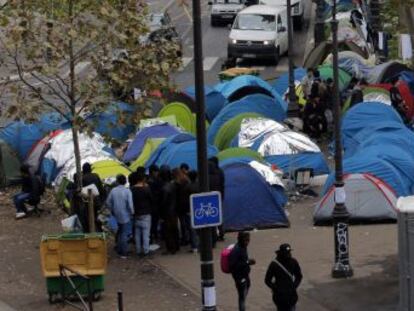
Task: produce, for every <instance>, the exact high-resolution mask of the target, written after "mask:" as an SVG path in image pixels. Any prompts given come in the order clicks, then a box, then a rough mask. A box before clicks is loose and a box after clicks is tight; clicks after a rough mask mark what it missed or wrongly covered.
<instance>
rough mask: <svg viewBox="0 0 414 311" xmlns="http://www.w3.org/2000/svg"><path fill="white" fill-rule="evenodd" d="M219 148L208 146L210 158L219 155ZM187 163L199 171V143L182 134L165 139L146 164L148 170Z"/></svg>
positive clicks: (174, 166)
mask: <svg viewBox="0 0 414 311" xmlns="http://www.w3.org/2000/svg"><path fill="white" fill-rule="evenodd" d="M217 152H218V151H217V148H216V147H214V146H211V145H207V156H208V158H210V157H213V156H215V155H217ZM182 163H187V164H188V166H189V167H190V169H194V170H196V169H197V142H196V139H195V137H194V136H193V135H190V134H186V133H181V134H177V135H174V136H171V137H169V138H167V139H165V140H164V141H163V142H162V143H161V144H160V145H159V146H158V148H157V149H156V150H155V151H154V152H153V153H152V154H151V157H150V158H149V159H148V161H147V162H146V163H145V167H146V168H148V167H149V166H150V165H152V164H156V165H158V166H161V165H168V166H170V168H176V167H179V166H180V165H181V164H182Z"/></svg>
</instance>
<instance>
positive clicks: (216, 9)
mask: <svg viewBox="0 0 414 311" xmlns="http://www.w3.org/2000/svg"><path fill="white" fill-rule="evenodd" d="M208 4H209V5H210V6H211V15H210V22H211V26H213V27H214V26H218V25H220V24H231V23H233V21H234V18H235V17H236V15H237V13H238V12H240V11H241V10H242V9H243V8H244V7H245V0H213V1H209V2H208Z"/></svg>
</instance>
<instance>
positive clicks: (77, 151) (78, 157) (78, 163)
mask: <svg viewBox="0 0 414 311" xmlns="http://www.w3.org/2000/svg"><path fill="white" fill-rule="evenodd" d="M72 136H73V147H74V150H75V163H76V176H77V180H76V181H77V182H76V188H77V190H78V192H80V191H81V190H82V167H81V166H82V163H81V161H82V159H81V154H80V149H79V133H78V129H77V126H75V124H74V125H73V126H72Z"/></svg>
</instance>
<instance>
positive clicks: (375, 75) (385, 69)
mask: <svg viewBox="0 0 414 311" xmlns="http://www.w3.org/2000/svg"><path fill="white" fill-rule="evenodd" d="M405 71H410V69H409V68H408V67H407V66H406V65H404V64H401V63H399V62H396V61H389V62H386V63H383V64H379V65H377V66H374V67H372V68H371V70H370V71H369V72H368V74H367V76H366V77H365V80H367V82H368V83H370V84H378V83H384V82H389V80H390V79H391V78H392V77H395V76H398V75H399V74H400V73H402V72H405Z"/></svg>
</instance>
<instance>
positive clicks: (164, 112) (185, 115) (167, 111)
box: [158, 102, 195, 134]
mask: <svg viewBox="0 0 414 311" xmlns="http://www.w3.org/2000/svg"><path fill="white" fill-rule="evenodd" d="M168 115H174V116H175V117H176V119H177V123H178V125H179V126H180V128H182V129H183V130H185V131H187V132H189V133H193V134H194V133H195V118H194V116H193V113H192V112H191V110H190V109H189V108H188V107H187V106H186V105H185V104H183V103H179V102H174V103H170V104H168V105H167V106H165V107H164V108H162V109H161V110H160V112H159V113H158V117H165V116H168Z"/></svg>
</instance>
